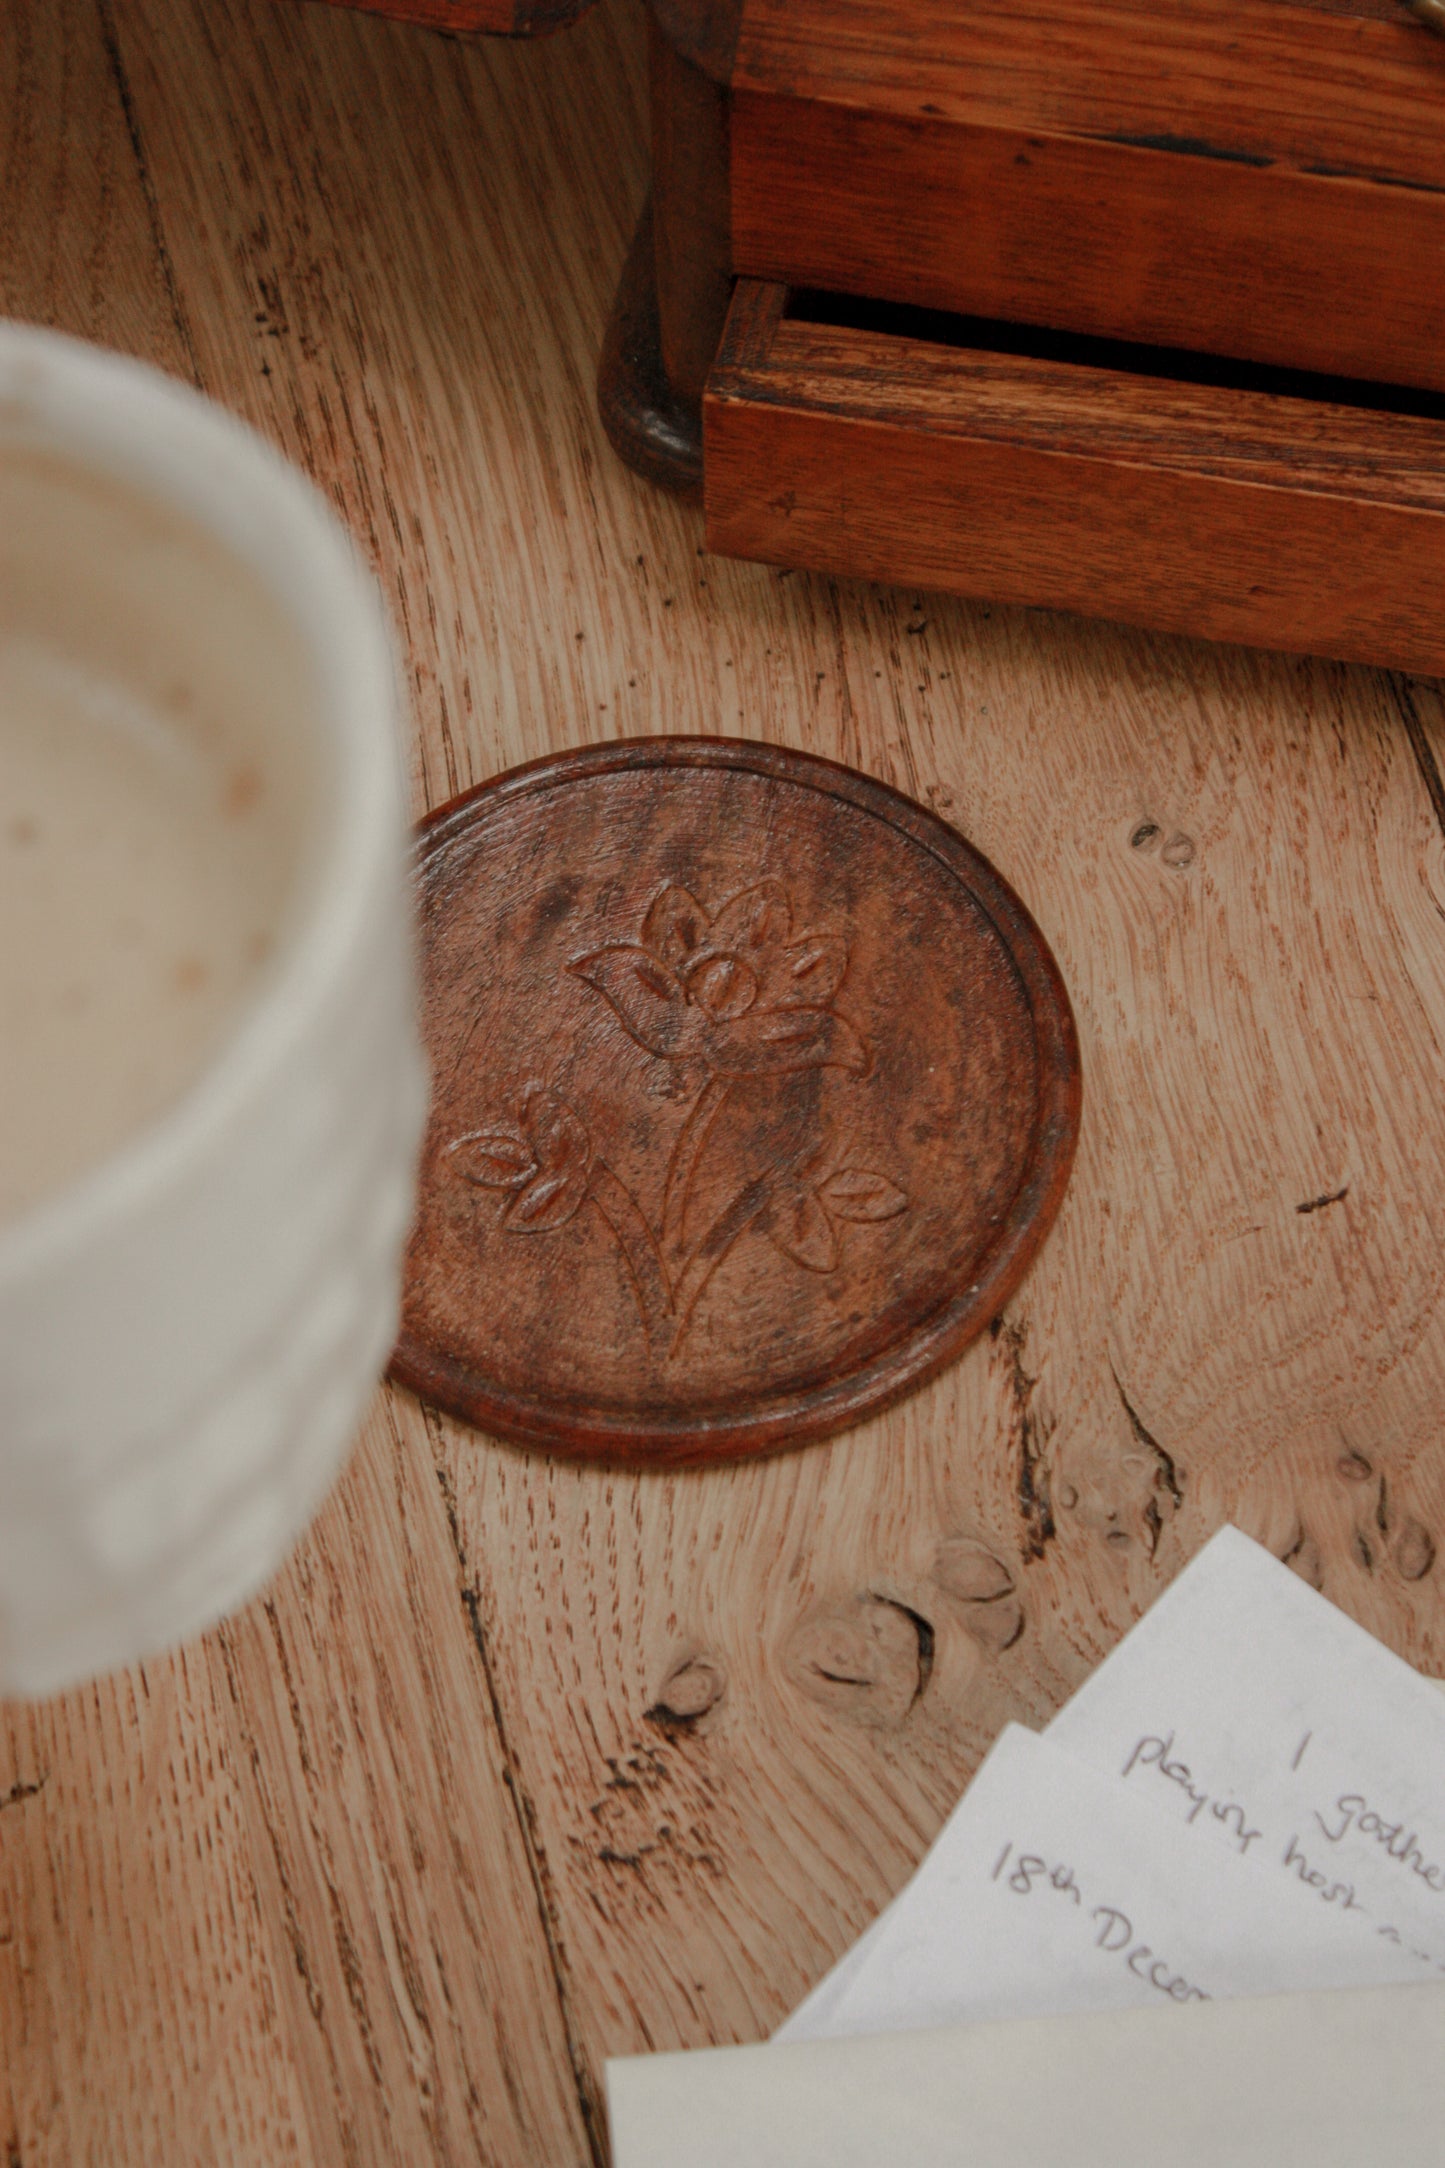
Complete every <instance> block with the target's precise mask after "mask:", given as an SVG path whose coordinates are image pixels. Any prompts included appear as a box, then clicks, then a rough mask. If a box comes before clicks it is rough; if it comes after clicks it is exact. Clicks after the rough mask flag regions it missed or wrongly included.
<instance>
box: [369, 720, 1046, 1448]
mask: <svg viewBox="0 0 1445 2168" xmlns="http://www.w3.org/2000/svg"><path fill="white" fill-rule="evenodd" d="M421 881H422V892H423V902H424V917H423V941H424V955H425V964H424V1016H425V1029H426V1036H427V1043H428V1049H429V1053H430V1057H431V1064H432V1073H433V1089H434V1104H433V1109H432V1118H431V1125H430V1129H429V1133H428V1137H427V1142H426V1147H425V1150H424V1153H423V1160H422V1174H421V1205H420V1211H419V1215H418V1222H417V1229H416V1234H415V1237H414V1240H413V1244H412V1250H411V1257H410V1261H409V1266H408V1273H407V1289H406V1300H405V1317H404V1324H403V1332H402V1338H401V1342H400V1346H399V1349H398V1352H397V1355H396V1358H395V1362H394V1366H393V1367H394V1372H395V1375H396V1376H397V1377H398V1378H400V1379H401V1380H402V1382H403V1383H405V1384H408V1385H410V1386H412V1387H413V1388H414V1389H415V1390H416V1391H418V1392H419V1393H421V1394H422V1395H423V1396H424V1397H426V1398H428V1399H431V1400H434V1401H437V1402H438V1403H439V1404H440V1405H442V1406H443V1407H446V1408H448V1409H449V1410H450V1411H451V1412H453V1413H454V1414H458V1415H461V1416H463V1417H464V1418H466V1419H467V1420H469V1421H472V1422H475V1423H477V1424H479V1425H480V1426H481V1427H482V1428H484V1429H487V1430H490V1431H493V1432H498V1433H500V1434H502V1435H504V1436H507V1437H511V1438H516V1439H519V1440H521V1441H523V1442H526V1443H531V1444H540V1445H545V1446H547V1447H548V1448H550V1449H552V1450H554V1451H560V1452H570V1453H585V1454H594V1455H601V1456H604V1457H607V1458H612V1459H620V1460H632V1461H643V1462H667V1461H680V1460H709V1459H716V1458H724V1457H726V1458H731V1457H735V1456H736V1455H739V1454H742V1453H755V1452H763V1451H767V1450H770V1449H773V1448H776V1447H778V1446H781V1445H786V1444H792V1443H796V1442H799V1441H801V1440H803V1439H807V1438H816V1437H821V1436H824V1435H826V1434H827V1433H828V1432H830V1431H834V1430H838V1429H840V1428H842V1427H843V1426H844V1425H845V1424H848V1423H852V1422H855V1421H857V1420H858V1419H859V1418H860V1417H862V1416H864V1415H866V1414H868V1413H870V1412H871V1411H872V1410H874V1409H875V1408H878V1407H881V1406H883V1405H884V1404H885V1403H886V1402H887V1401H889V1400H892V1399H894V1398H896V1397H897V1396H898V1395H899V1394H900V1393H903V1392H905V1391H907V1390H908V1389H909V1388H910V1387H912V1386H913V1385H915V1384H917V1383H919V1382H920V1381H921V1380H922V1379H923V1378H925V1377H928V1376H929V1375H931V1374H932V1373H933V1372H934V1371H935V1370H937V1369H938V1368H940V1367H941V1366H942V1365H943V1364H944V1363H946V1362H948V1361H949V1360H950V1359H951V1358H952V1357H953V1356H954V1355H956V1354H957V1353H958V1352H959V1350H960V1349H961V1348H962V1347H963V1346H964V1345H965V1344H966V1342H967V1341H968V1340H969V1339H970V1338H972V1336H973V1335H974V1334H975V1333H976V1332H977V1331H979V1330H980V1329H981V1328H982V1327H983V1326H984V1325H985V1324H987V1323H988V1322H989V1321H990V1320H991V1319H992V1318H994V1317H995V1316H997V1314H998V1312H999V1310H1000V1309H1001V1307H1002V1305H1003V1303H1004V1302H1005V1300H1006V1299H1007V1297H1008V1295H1009V1293H1010V1292H1011V1290H1012V1289H1013V1287H1014V1286H1015V1285H1016V1284H1017V1282H1018V1280H1019V1279H1020V1277H1021V1276H1022V1274H1023V1272H1024V1271H1025V1269H1026V1267H1027V1266H1028V1263H1029V1261H1030V1259H1031V1258H1032V1256H1033V1254H1034V1252H1035V1250H1036V1249H1037V1247H1038V1244H1039V1243H1040V1242H1041V1240H1042V1239H1043V1236H1044V1234H1045V1233H1046V1231H1047V1229H1048V1227H1049V1225H1050V1223H1051V1221H1052V1219H1053V1216H1054V1214H1055V1212H1056V1211H1057V1209H1058V1205H1059V1202H1060V1200H1061V1198H1062V1195H1063V1189H1064V1184H1065V1182H1066V1180H1067V1177H1068V1170H1069V1164H1070V1161H1071V1158H1072V1154H1073V1148H1074V1138H1075V1132H1076V1128H1077V1123H1078V1110H1079V1068H1078V1054H1077V1048H1076V1044H1075V1039H1074V1031H1073V1023H1072V1019H1071V1017H1070V1013H1069V1006H1068V1001H1067V997H1066V996H1065V994H1064V991H1063V987H1062V984H1061V983H1060V980H1059V976H1058V973H1057V971H1056V969H1055V967H1054V964H1053V961H1052V959H1051V958H1050V956H1049V954H1048V951H1047V949H1046V948H1045V946H1044V943H1043V940H1042V937H1041V936H1040V934H1039V932H1038V930H1037V928H1036V927H1035V926H1034V925H1033V923H1032V921H1031V920H1030V919H1029V917H1028V915H1027V913H1026V912H1025V911H1024V909H1023V906H1022V905H1021V904H1020V903H1019V901H1018V899H1017V898H1016V897H1015V896H1014V895H1013V894H1012V893H1011V891H1010V890H1009V889H1008V888H1007V887H1006V886H1005V885H1004V883H1003V882H1002V881H1001V880H1000V879H999V877H998V875H997V874H996V873H994V872H993V871H992V869H991V868H990V867H989V866H988V865H986V864H985V862H984V861H983V860H982V859H981V858H980V857H979V856H978V854H977V853H976V852H975V851H973V850H971V849H970V847H969V846H968V844H966V843H965V842H964V841H963V839H962V837H961V836H959V835H957V834H956V833H955V831H954V830H952V829H951V828H948V827H946V826H945V824H944V823H943V822H942V821H940V820H938V819H937V818H936V817H935V816H934V815H933V814H931V813H929V812H927V811H926V810H925V809H924V808H923V807H922V806H918V805H914V804H913V803H911V802H910V801H909V800H908V799H905V798H901V797H899V796H898V794H897V793H896V792H894V791H891V790H889V789H887V788H886V787H885V786H884V785H883V784H881V783H877V782H874V781H873V780H872V779H870V778H869V777H867V776H862V775H858V774H855V773H854V772H853V771H852V770H850V769H846V768H839V767H836V766H834V765H833V764H832V763H831V762H828V761H821V760H816V759H813V758H810V757H808V756H806V755H804V754H801V753H794V752H789V751H786V750H785V749H783V748H782V747H778V746H765V745H756V744H748V743H743V742H734V741H731V740H725V739H698V738H660V739H642V740H633V741H628V742H624V743H620V744H617V745H604V746H597V747H590V748H587V749H586V750H581V751H577V752H572V753H566V754H562V755H560V756H558V757H556V758H553V759H550V760H545V761H539V762H537V763H535V764H534V765H532V766H531V767H527V768H521V769H517V770H514V771H513V772H512V773H511V774H510V775H505V776H502V777H500V778H499V779H498V780H497V781H495V782H493V783H489V784H486V785H485V786H484V787H483V788H482V789H481V790H478V791H473V792H472V793H470V795H468V796H467V797H464V798H460V799H457V800H456V801H455V802H454V803H453V804H451V805H450V806H446V807H443V808H442V810H441V811H440V812H439V813H436V814H434V815H433V816H432V818H431V819H430V820H429V821H428V822H427V824H426V827H425V829H424V832H423V842H422V853H421Z"/></svg>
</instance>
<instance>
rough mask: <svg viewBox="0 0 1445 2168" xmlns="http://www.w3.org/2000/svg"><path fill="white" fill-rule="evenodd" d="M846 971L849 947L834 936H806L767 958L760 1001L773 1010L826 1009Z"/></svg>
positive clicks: (819, 934) (815, 934)
mask: <svg viewBox="0 0 1445 2168" xmlns="http://www.w3.org/2000/svg"><path fill="white" fill-rule="evenodd" d="M847 968H848V944H847V942H846V941H843V940H840V939H839V938H838V936H837V935H836V934H830V933H812V934H806V935H805V936H804V937H803V939H802V940H801V941H793V942H790V943H789V944H788V946H787V947H786V948H785V949H783V950H781V951H780V952H778V953H777V954H775V955H773V956H771V957H769V959H768V971H767V977H766V982H765V985H764V989H763V998H764V999H765V1001H767V1002H768V1004H769V1005H770V1006H771V1007H772V1008H808V1009H825V1008H826V1007H827V1006H828V1003H829V1002H830V1001H831V1000H832V998H833V996H834V994H836V993H837V991H838V988H839V986H840V985H841V984H842V982H843V973H844V972H845V971H846V970H847Z"/></svg>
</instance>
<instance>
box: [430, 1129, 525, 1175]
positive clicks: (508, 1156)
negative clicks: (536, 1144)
mask: <svg viewBox="0 0 1445 2168" xmlns="http://www.w3.org/2000/svg"><path fill="white" fill-rule="evenodd" d="M447 1158H448V1159H449V1160H450V1161H451V1164H452V1170H453V1172H454V1173H456V1174H459V1175H460V1176H461V1178H462V1180H463V1181H464V1182H474V1183H475V1184H476V1186H477V1188H478V1189H520V1188H521V1186H522V1184H523V1183H524V1182H527V1181H530V1180H531V1178H532V1176H533V1175H534V1174H535V1173H536V1171H537V1163H536V1160H535V1159H534V1158H533V1155H532V1148H531V1146H530V1145H529V1144H528V1143H526V1141H525V1140H524V1139H523V1138H521V1137H519V1136H517V1135H516V1134H515V1133H514V1132H513V1131H512V1130H508V1129H475V1130H473V1131H472V1132H471V1134H470V1135H469V1136H465V1137H458V1138H457V1140H456V1142H455V1143H454V1144H449V1145H448V1146H447Z"/></svg>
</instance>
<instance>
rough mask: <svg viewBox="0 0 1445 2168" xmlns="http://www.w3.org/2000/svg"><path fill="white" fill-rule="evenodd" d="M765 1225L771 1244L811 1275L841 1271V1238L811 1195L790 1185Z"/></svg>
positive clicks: (774, 1204) (775, 1205)
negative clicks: (839, 1263)
mask: <svg viewBox="0 0 1445 2168" xmlns="http://www.w3.org/2000/svg"><path fill="white" fill-rule="evenodd" d="M764 1224H765V1226H766V1229H767V1233H768V1238H769V1240H770V1241H771V1242H773V1243H774V1244H775V1246H776V1247H777V1248H778V1249H780V1250H781V1251H782V1253H783V1255H784V1256H785V1257H791V1258H792V1260H793V1263H794V1264H795V1265H803V1266H806V1268H807V1270H808V1271H809V1272H833V1271H835V1270H836V1269H837V1264H838V1237H837V1236H836V1234H835V1233H834V1232H833V1223H832V1221H831V1220H830V1219H829V1217H828V1215H827V1213H826V1212H825V1211H824V1210H823V1207H822V1206H821V1205H820V1204H819V1202H818V1200H817V1198H816V1197H815V1196H813V1195H812V1193H811V1191H809V1190H806V1189H803V1188H802V1187H801V1186H798V1185H795V1184H790V1185H789V1187H788V1188H786V1189H785V1190H783V1191H782V1193H781V1194H780V1195H779V1196H777V1197H775V1198H774V1199H773V1201H772V1203H771V1205H770V1206H769V1207H768V1216H767V1219H766V1221H765V1223H764Z"/></svg>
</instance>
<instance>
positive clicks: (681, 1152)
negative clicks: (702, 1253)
mask: <svg viewBox="0 0 1445 2168" xmlns="http://www.w3.org/2000/svg"><path fill="white" fill-rule="evenodd" d="M731 1089H732V1087H731V1085H729V1084H727V1083H725V1082H724V1081H723V1079H722V1078H721V1077H716V1076H714V1077H709V1078H708V1080H707V1082H706V1084H704V1086H703V1088H702V1090H701V1091H700V1092H699V1093H698V1095H697V1097H696V1099H694V1101H693V1103H692V1105H691V1106H690V1107H689V1108H688V1113H687V1120H686V1121H685V1122H684V1123H683V1125H682V1127H681V1129H680V1130H679V1131H678V1133H677V1142H676V1143H675V1144H674V1145H673V1147H672V1155H671V1157H670V1158H669V1160H668V1162H667V1183H666V1186H665V1188H664V1190H663V1193H662V1247H663V1251H664V1253H665V1254H666V1255H667V1256H668V1257H669V1258H671V1259H672V1260H673V1261H674V1262H675V1263H679V1264H680V1263H681V1262H682V1254H681V1253H682V1234H683V1227H684V1224H685V1222H686V1219H687V1205H688V1199H689V1197H690V1196H691V1195H692V1181H693V1176H694V1175H695V1174H696V1173H697V1167H698V1161H699V1160H700V1159H701V1158H702V1155H703V1153H704V1151H705V1150H706V1149H707V1140H708V1138H709V1137H710V1136H711V1135H712V1132H713V1124H714V1123H715V1122H716V1120H717V1118H718V1116H719V1115H720V1114H721V1112H722V1110H723V1104H724V1101H725V1100H726V1099H727V1095H728V1093H729V1091H730V1090H731Z"/></svg>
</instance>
